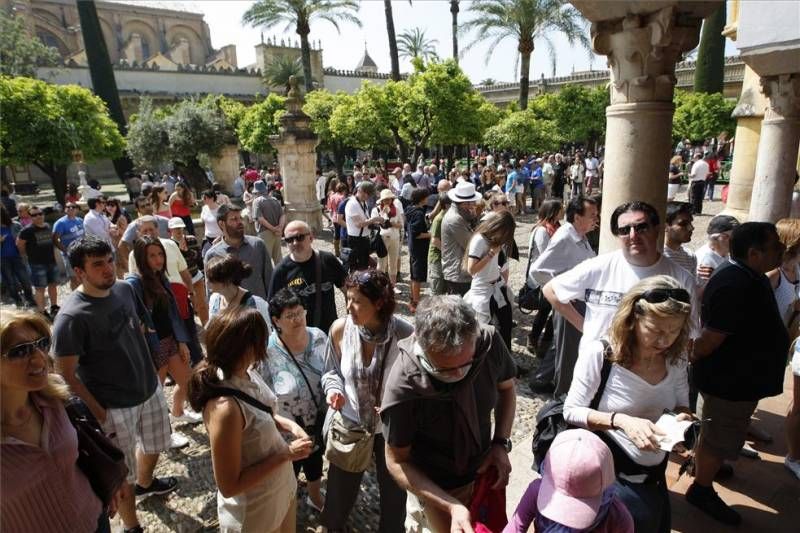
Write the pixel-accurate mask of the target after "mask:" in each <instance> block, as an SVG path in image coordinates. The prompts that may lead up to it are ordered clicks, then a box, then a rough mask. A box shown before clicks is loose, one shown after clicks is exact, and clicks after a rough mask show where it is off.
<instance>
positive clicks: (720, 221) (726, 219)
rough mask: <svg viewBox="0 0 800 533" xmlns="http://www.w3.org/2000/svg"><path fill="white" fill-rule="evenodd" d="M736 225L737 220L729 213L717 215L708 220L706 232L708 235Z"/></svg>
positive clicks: (728, 229)
mask: <svg viewBox="0 0 800 533" xmlns="http://www.w3.org/2000/svg"><path fill="white" fill-rule="evenodd" d="M738 225H739V221H738V220H736V219H735V218H734V217H732V216H730V215H717V216H715V217H714V218H712V219H711V220H710V221H709V223H708V229H707V230H706V233H708V234H709V235H714V234H715V233H725V232H726V231H731V230H732V229H733V228H735V227H736V226H738Z"/></svg>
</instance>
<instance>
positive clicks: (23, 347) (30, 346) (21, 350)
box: [3, 337, 50, 361]
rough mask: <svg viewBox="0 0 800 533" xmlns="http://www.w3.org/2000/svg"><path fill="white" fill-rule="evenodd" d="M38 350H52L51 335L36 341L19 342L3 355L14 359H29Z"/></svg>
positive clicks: (45, 351)
mask: <svg viewBox="0 0 800 533" xmlns="http://www.w3.org/2000/svg"><path fill="white" fill-rule="evenodd" d="M36 350H40V351H42V352H44V353H45V354H46V353H47V352H48V351H49V350H50V337H42V338H41V339H36V340H35V341H31V342H26V343H24V344H17V345H16V346H14V347H12V348H9V349H8V351H7V352H6V353H4V354H3V357H5V358H6V359H10V360H12V361H16V360H19V359H27V358H29V357H30V356H31V355H32V354H33V352H34V351H36Z"/></svg>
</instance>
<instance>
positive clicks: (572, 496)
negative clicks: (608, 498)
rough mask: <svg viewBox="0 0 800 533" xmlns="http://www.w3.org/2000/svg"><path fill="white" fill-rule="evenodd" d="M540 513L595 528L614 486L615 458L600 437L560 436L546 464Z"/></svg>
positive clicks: (574, 431)
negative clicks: (606, 498) (609, 490)
mask: <svg viewBox="0 0 800 533" xmlns="http://www.w3.org/2000/svg"><path fill="white" fill-rule="evenodd" d="M542 470H543V472H544V476H543V477H542V484H541V486H540V488H539V496H538V498H537V500H536V503H537V507H538V509H539V512H540V513H541V514H542V515H543V516H545V517H546V518H549V519H550V520H553V521H555V522H558V523H559V524H563V525H565V526H567V527H571V528H574V529H586V528H587V527H589V526H591V525H592V523H593V522H594V520H595V518H597V511H598V510H599V508H600V504H601V503H602V501H603V491H605V490H606V489H607V488H608V487H610V486H611V485H612V484H613V483H614V479H615V474H614V458H613V457H612V455H611V450H609V449H608V446H606V444H605V443H604V442H603V441H602V440H600V437H598V436H597V435H595V434H594V433H592V432H591V431H587V430H585V429H571V430H568V431H564V432H562V433H559V434H558V436H556V438H555V439H554V440H553V444H552V445H551V446H550V450H549V451H548V452H547V456H546V457H545V459H544V463H543V469H542Z"/></svg>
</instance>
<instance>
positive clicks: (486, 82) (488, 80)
mask: <svg viewBox="0 0 800 533" xmlns="http://www.w3.org/2000/svg"><path fill="white" fill-rule="evenodd" d="M495 83H497V82H496V81H495V79H494V78H486V79H484V80H481V82H480V83H479V84H478V85H483V86H484V87H491V86H492V85H494V84H495Z"/></svg>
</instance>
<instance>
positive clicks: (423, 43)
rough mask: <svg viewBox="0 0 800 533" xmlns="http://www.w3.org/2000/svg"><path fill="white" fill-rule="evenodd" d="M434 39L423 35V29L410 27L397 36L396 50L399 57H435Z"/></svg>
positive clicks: (425, 58)
mask: <svg viewBox="0 0 800 533" xmlns="http://www.w3.org/2000/svg"><path fill="white" fill-rule="evenodd" d="M438 43H439V41H437V40H436V39H429V38H427V37H426V36H425V30H421V29H419V28H412V29H410V30H406V31H404V32H403V33H401V34H400V35H398V37H397V51H398V53H399V54H400V57H408V58H412V57H419V58H422V59H424V60H426V61H427V60H429V59H436V58H437V57H438V55H437V54H436V45H437V44H438Z"/></svg>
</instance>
